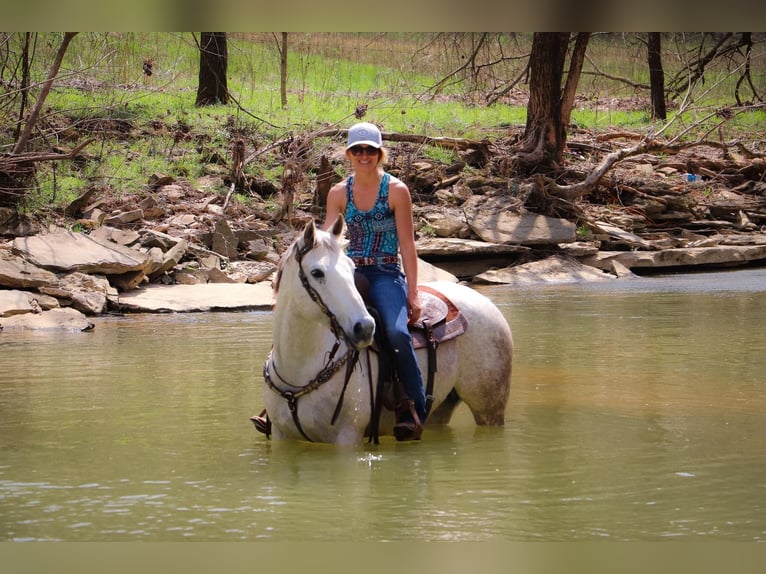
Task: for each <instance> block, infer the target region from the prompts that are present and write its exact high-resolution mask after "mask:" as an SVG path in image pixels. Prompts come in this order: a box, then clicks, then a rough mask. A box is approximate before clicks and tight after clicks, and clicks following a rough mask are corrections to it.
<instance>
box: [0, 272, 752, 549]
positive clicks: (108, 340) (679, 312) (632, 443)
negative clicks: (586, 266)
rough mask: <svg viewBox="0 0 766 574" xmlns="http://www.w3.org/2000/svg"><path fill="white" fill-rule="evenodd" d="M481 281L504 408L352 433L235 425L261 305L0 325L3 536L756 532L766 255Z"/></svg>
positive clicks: (251, 379) (249, 386)
mask: <svg viewBox="0 0 766 574" xmlns="http://www.w3.org/2000/svg"><path fill="white" fill-rule="evenodd" d="M480 290H481V291H482V292H483V293H485V294H486V295H488V296H489V297H490V298H492V299H493V300H494V301H495V302H496V303H497V304H498V306H499V307H500V308H501V309H502V310H503V312H504V314H505V315H506V317H507V318H508V320H509V322H510V323H511V325H512V328H513V330H514V338H515V343H516V354H515V361H514V374H513V382H512V390H511V400H510V404H509V407H508V411H507V424H506V426H505V427H504V428H501V429H487V428H477V427H476V426H475V425H474V424H473V421H472V419H471V417H470V414H469V413H468V412H467V410H462V409H461V410H459V411H458V412H457V413H456V416H455V418H454V420H453V423H452V424H451V425H449V426H448V427H445V428H436V429H428V430H427V431H426V433H425V434H424V439H423V441H421V442H420V443H414V444H413V443H406V444H399V443H396V442H394V441H393V440H386V439H383V441H382V444H380V445H378V446H375V445H365V446H363V447H359V448H357V449H351V450H342V449H337V448H335V447H332V446H328V445H315V444H307V443H277V442H274V441H267V440H266V439H265V438H264V437H263V436H262V435H259V434H258V433H256V432H255V430H254V428H253V427H252V424H251V423H250V421H249V420H248V418H249V417H250V416H251V415H252V414H256V413H257V412H258V410H259V408H260V406H261V405H262V400H261V397H262V392H263V391H262V378H261V369H262V366H263V361H264V359H265V356H266V353H267V352H268V348H269V345H270V336H271V315H270V314H269V313H206V314H195V315H133V316H127V317H122V318H118V317H113V318H99V319H98V320H97V327H96V329H95V330H94V331H93V332H92V333H55V334H50V333H29V332H22V333H17V332H13V333H12V332H6V333H0V540H4V541H10V540H18V541H26V540H64V541H107V540H108V541H133V540H152V541H177V540H197V541H211V540H219V541H235V540H251V541H253V540H271V541H303V542H305V541H330V540H332V541H335V540H344V541H367V540H370V541H373V540H374V541H378V540H473V541H483V540H503V541H505V540H512V541H535V540H545V541H581V540H596V539H612V540H631V541H633V540H649V541H655V540H663V539H667V538H682V539H703V540H709V539H716V540H743V541H744V540H762V539H764V538H766V508H764V507H765V506H766V502H764V501H766V496H765V495H766V459H765V457H764V452H766V432H765V431H766V393H764V384H765V383H766V380H765V379H766V358H764V354H763V349H764V347H766V333H765V332H764V329H763V325H766V297H764V291H766V270H764V269H751V270H742V271H735V272H725V273H707V274H702V275H677V276H667V277H656V278H645V279H641V280H635V281H619V282H615V283H609V284H606V285H604V284H598V285H573V286H559V287H554V286H546V287H534V288H524V289H518V288H510V287H507V286H493V287H482V288H481V289H480Z"/></svg>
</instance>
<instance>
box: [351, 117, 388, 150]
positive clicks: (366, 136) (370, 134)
mask: <svg viewBox="0 0 766 574" xmlns="http://www.w3.org/2000/svg"><path fill="white" fill-rule="evenodd" d="M362 144H366V145H369V146H372V147H374V148H380V146H382V145H383V137H382V136H381V135H380V130H379V129H378V127H377V126H376V125H375V124H371V123H369V122H362V123H359V124H354V125H353V126H351V127H350V128H349V129H348V141H347V143H346V149H349V148H351V147H353V146H355V145H362Z"/></svg>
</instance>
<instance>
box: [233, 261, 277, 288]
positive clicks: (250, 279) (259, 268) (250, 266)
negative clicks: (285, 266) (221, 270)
mask: <svg viewBox="0 0 766 574" xmlns="http://www.w3.org/2000/svg"><path fill="white" fill-rule="evenodd" d="M276 270H277V266H276V265H275V264H274V263H271V262H269V261H232V262H231V264H230V265H229V268H228V269H227V272H228V274H229V275H231V276H232V277H234V278H235V280H236V281H237V282H246V283H260V282H261V281H265V280H266V279H268V278H269V277H270V276H272V275H273V274H274V273H275V272H276ZM238 277H242V279H243V280H242V281H240V280H239V279H238Z"/></svg>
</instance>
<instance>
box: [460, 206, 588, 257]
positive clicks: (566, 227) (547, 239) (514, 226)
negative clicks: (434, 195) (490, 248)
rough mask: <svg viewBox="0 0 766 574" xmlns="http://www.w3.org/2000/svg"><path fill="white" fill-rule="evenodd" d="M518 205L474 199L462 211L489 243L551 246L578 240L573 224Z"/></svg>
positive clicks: (469, 223) (471, 226) (477, 233)
mask: <svg viewBox="0 0 766 574" xmlns="http://www.w3.org/2000/svg"><path fill="white" fill-rule="evenodd" d="M517 205H518V199H516V198H514V197H508V196H502V195H496V196H492V197H476V196H474V197H471V198H470V199H469V200H468V201H466V202H465V203H464V204H463V210H464V212H465V218H466V222H467V223H468V225H469V226H470V228H471V230H472V231H473V232H474V233H475V234H476V235H478V236H479V237H480V238H481V239H482V240H484V241H486V242H488V243H515V244H517V245H549V244H557V243H571V242H573V241H575V239H576V232H577V226H576V225H575V224H574V223H572V222H571V221H568V220H566V219H557V218H553V217H547V216H545V215H538V214H535V213H531V212H528V211H526V210H525V209H523V208H518V207H517ZM514 210H515V211H514Z"/></svg>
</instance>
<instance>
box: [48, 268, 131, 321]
mask: <svg viewBox="0 0 766 574" xmlns="http://www.w3.org/2000/svg"><path fill="white" fill-rule="evenodd" d="M61 292H64V293H66V295H67V297H68V298H69V300H70V301H71V305H72V307H74V308H75V309H77V310H78V311H80V312H82V313H85V314H86V315H99V314H101V313H103V312H104V311H106V306H107V300H108V297H109V296H113V297H116V295H117V293H116V291H115V290H114V288H113V287H112V286H111V285H110V284H109V281H107V279H106V277H103V276H98V275H87V274H85V273H80V272H78V271H75V272H74V273H69V274H67V275H64V276H62V277H61V278H60V279H59V284H58V290H57V293H61Z"/></svg>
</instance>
